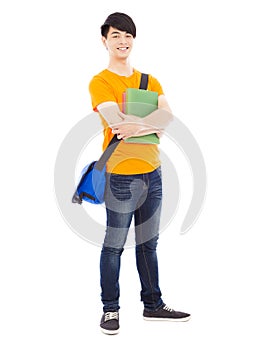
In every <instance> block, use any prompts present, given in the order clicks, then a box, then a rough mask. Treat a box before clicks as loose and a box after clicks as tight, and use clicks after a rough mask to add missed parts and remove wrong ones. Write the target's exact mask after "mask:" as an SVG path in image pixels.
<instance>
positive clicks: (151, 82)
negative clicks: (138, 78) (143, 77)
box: [148, 75, 164, 96]
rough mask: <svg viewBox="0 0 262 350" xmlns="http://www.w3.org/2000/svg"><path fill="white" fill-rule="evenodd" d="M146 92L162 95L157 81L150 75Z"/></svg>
mask: <svg viewBox="0 0 262 350" xmlns="http://www.w3.org/2000/svg"><path fill="white" fill-rule="evenodd" d="M148 90H151V91H155V92H157V93H158V96H160V95H164V91H163V88H162V86H161V84H160V83H159V81H158V80H157V79H156V78H155V77H153V76H152V75H149V79H148Z"/></svg>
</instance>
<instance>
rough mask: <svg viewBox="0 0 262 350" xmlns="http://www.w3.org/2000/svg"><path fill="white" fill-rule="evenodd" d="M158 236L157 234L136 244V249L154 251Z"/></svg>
mask: <svg viewBox="0 0 262 350" xmlns="http://www.w3.org/2000/svg"><path fill="white" fill-rule="evenodd" d="M158 237H159V235H156V236H154V237H153V238H151V239H150V240H148V241H146V242H144V243H141V244H137V245H136V250H137V251H138V252H139V251H154V250H156V248H157V242H158Z"/></svg>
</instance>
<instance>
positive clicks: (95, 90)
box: [89, 76, 117, 112]
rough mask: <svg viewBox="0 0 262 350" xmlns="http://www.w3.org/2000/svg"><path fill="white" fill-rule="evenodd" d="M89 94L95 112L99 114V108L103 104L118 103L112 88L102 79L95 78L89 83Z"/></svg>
mask: <svg viewBox="0 0 262 350" xmlns="http://www.w3.org/2000/svg"><path fill="white" fill-rule="evenodd" d="M89 93H90V96H91V103H92V107H93V110H94V111H95V112H97V106H98V105H100V104H101V103H103V102H109V101H113V102H116V101H117V99H116V96H115V94H114V91H113V89H112V87H111V86H110V85H109V84H108V83H107V82H106V81H105V80H104V79H102V78H101V77H98V76H95V77H94V78H93V79H92V80H91V81H90V83H89Z"/></svg>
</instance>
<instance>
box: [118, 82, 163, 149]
mask: <svg viewBox="0 0 262 350" xmlns="http://www.w3.org/2000/svg"><path fill="white" fill-rule="evenodd" d="M157 108H158V93H157V92H155V91H149V90H143V89H134V88H128V89H126V92H124V93H123V106H122V111H123V113H125V114H131V115H135V116H137V117H141V118H143V117H145V116H147V115H148V114H150V113H152V112H153V111H155V110H156V109H157ZM125 142H126V143H145V144H159V138H158V136H157V135H156V134H155V133H154V134H148V135H143V136H132V137H129V138H127V139H126V140H125Z"/></svg>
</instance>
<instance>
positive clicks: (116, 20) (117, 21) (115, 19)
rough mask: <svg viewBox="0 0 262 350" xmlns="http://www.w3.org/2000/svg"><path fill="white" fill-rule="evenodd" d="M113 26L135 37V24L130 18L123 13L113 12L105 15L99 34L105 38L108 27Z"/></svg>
mask: <svg viewBox="0 0 262 350" xmlns="http://www.w3.org/2000/svg"><path fill="white" fill-rule="evenodd" d="M110 27H113V28H116V29H118V30H121V31H122V32H127V33H128V34H131V35H132V36H133V37H134V38H135V37H136V26H135V23H134V22H133V20H132V18H131V17H129V16H128V15H126V14H125V13H121V12H115V13H112V14H111V15H109V16H108V17H107V19H106V20H105V23H104V24H103V25H102V26H101V34H102V36H104V37H105V38H106V37H107V34H108V32H109V28H110Z"/></svg>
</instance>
